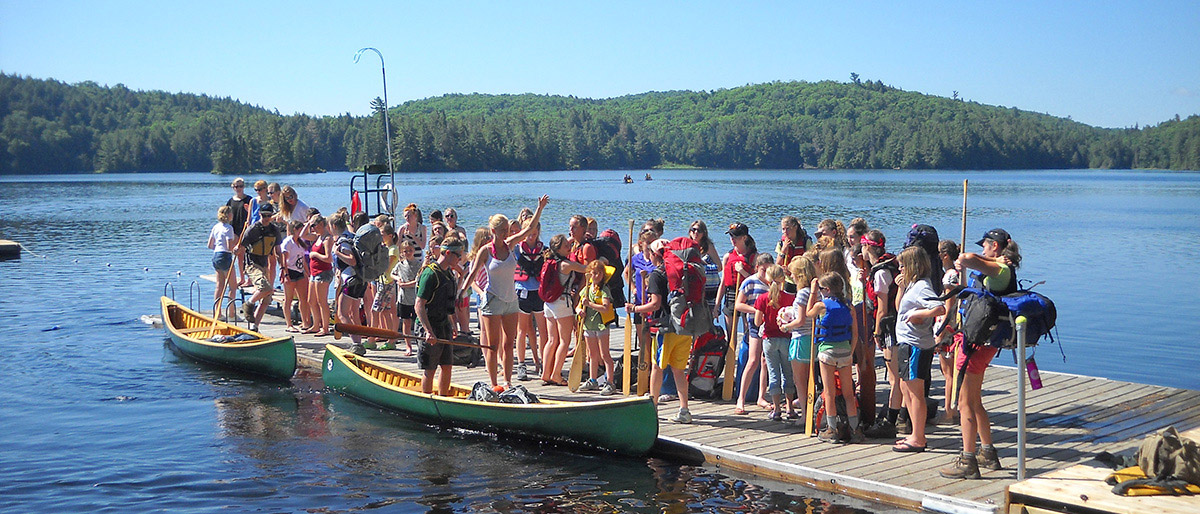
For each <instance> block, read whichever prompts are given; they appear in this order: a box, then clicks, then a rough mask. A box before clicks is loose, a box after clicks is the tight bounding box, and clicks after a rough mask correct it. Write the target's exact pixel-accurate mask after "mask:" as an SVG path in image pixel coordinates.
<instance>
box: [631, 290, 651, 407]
mask: <svg viewBox="0 0 1200 514" xmlns="http://www.w3.org/2000/svg"><path fill="white" fill-rule="evenodd" d="M638 276H640V277H641V279H642V298H641V301H639V302H638V305H643V304H645V303H646V277H647V273H646V270H642V271H639V272H638ZM630 287H632V285H631V286H630ZM650 314H651V313H649V312H647V313H645V314H642V322H641V323H640V324H638V327H637V338H638V383H637V395H638V396H642V395H644V394H646V392H647V391H649V390H650V366H652V365H654V349H653V348H652V347H653V346H654V341H653V339H654V338H652V337H651V338H646V337H644V336H645V335H646V334H645V333H644V332H643V331H642V330H643V327H645V326H646V319H647V318H648V317H649V316H650Z"/></svg>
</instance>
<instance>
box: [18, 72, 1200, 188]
mask: <svg viewBox="0 0 1200 514" xmlns="http://www.w3.org/2000/svg"><path fill="white" fill-rule="evenodd" d="M372 105H373V107H374V108H375V111H376V114H375V115H373V116H365V117H353V116H350V115H348V114H347V115H341V116H323V117H314V116H308V115H290V116H284V115H280V114H279V113H278V112H271V111H267V110H265V109H262V108H259V107H257V106H248V105H245V104H242V103H240V102H236V101H234V100H231V99H228V98H213V97H208V96H205V95H192V94H170V93H164V92H159V91H151V92H139V91H131V90H129V89H127V88H125V87H124V86H121V85H117V86H114V87H101V86H98V85H96V84H95V83H91V82H84V83H80V84H75V85H67V84H64V83H61V82H57V81H53V80H39V79H30V78H22V77H17V76H12V75H4V74H0V118H2V120H0V173H9V174H11V173H46V172H74V171H93V170H94V171H160V170H191V171H216V172H248V171H269V172H274V171H309V170H318V169H347V168H349V169H361V168H362V167H363V166H364V165H367V164H372V163H381V162H385V161H386V159H385V155H384V153H383V148H384V146H385V145H384V134H383V123H382V119H381V111H380V102H379V101H378V99H376V101H375V102H374V103H373V104H372ZM391 122H392V123H391V125H392V143H393V151H394V154H393V157H394V158H395V162H396V165H397V169H399V170H404V171H444V170H446V171H448V170H553V169H622V168H649V167H653V166H657V165H687V166H697V167H719V168H771V169H796V168H802V167H819V168H872V169H891V168H905V169H929V168H941V169H1027V168H1087V167H1091V168H1169V169H1192V170H1195V169H1200V116H1190V117H1188V118H1187V119H1185V120H1179V119H1176V120H1172V121H1167V122H1164V123H1162V124H1160V125H1158V126H1155V127H1150V128H1144V129H1136V128H1135V129H1101V128H1095V127H1090V126H1088V125H1084V124H1081V123H1077V122H1073V121H1070V120H1067V119H1062V118H1056V117H1053V116H1048V115H1044V114H1037V113H1032V112H1028V111H1021V110H1018V109H1015V108H1003V107H994V106H987V105H982V104H978V103H974V102H965V101H961V100H957V99H949V98H942V97H936V96H930V95H924V94H920V93H914V92H908V91H903V90H899V89H895V88H891V87H888V86H886V85H884V84H883V83H882V82H879V81H875V82H871V81H857V80H856V81H854V82H851V83H839V82H831V81H825V82H818V83H808V82H775V83H770V84H759V85H751V86H745V87H739V88H733V89H723V90H717V91H712V92H705V91H700V92H692V91H671V92H653V93H644V94H639V95H630V96H623V97H618V98H611V99H604V100H592V99H582V98H575V97H563V96H543V95H480V94H475V95H446V96H442V97H437V98H429V99H425V100H417V101H411V102H406V103H404V104H402V105H399V106H396V107H393V108H392V110H391Z"/></svg>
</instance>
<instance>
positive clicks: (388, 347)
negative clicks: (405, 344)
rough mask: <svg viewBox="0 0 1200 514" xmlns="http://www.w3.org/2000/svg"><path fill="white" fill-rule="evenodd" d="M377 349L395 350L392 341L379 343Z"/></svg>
mask: <svg viewBox="0 0 1200 514" xmlns="http://www.w3.org/2000/svg"><path fill="white" fill-rule="evenodd" d="M379 349H380V350H395V349H396V343H392V342H387V343H383V344H381V345H379Z"/></svg>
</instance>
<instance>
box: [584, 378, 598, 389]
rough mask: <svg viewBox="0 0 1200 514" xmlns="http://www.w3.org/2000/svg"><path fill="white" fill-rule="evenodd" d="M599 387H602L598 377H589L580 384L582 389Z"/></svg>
mask: <svg viewBox="0 0 1200 514" xmlns="http://www.w3.org/2000/svg"><path fill="white" fill-rule="evenodd" d="M597 389H600V384H598V383H596V379H594V378H589V379H588V381H587V382H584V383H583V385H581V386H579V390H580V391H595V390H597Z"/></svg>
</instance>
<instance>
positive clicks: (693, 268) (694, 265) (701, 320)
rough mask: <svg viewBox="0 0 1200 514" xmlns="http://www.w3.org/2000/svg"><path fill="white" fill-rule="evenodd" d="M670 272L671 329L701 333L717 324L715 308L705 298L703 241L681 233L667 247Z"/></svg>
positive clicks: (665, 254) (666, 264)
mask: <svg viewBox="0 0 1200 514" xmlns="http://www.w3.org/2000/svg"><path fill="white" fill-rule="evenodd" d="M663 267H664V268H665V270H666V273H667V298H666V300H667V309H668V313H669V314H670V320H669V327H668V330H670V331H671V332H675V333H676V334H680V335H687V336H699V335H703V334H706V333H708V332H710V331H711V330H712V328H713V320H712V312H711V311H710V310H709V308H708V303H707V302H705V301H704V282H705V276H704V261H703V260H701V258H700V243H697V242H695V241H693V240H692V239H691V238H688V237H677V238H675V239H672V240H671V241H670V242H669V243H667V247H666V248H665V249H664V250H663Z"/></svg>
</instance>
